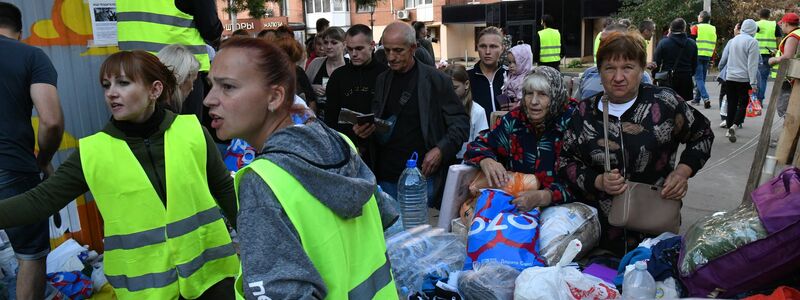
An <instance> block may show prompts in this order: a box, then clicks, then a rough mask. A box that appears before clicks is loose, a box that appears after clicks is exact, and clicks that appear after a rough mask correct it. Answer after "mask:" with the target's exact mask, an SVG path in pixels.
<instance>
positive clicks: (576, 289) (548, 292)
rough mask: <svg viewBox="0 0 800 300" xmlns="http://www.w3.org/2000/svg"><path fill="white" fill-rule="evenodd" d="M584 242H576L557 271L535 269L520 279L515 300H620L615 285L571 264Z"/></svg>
mask: <svg viewBox="0 0 800 300" xmlns="http://www.w3.org/2000/svg"><path fill="white" fill-rule="evenodd" d="M581 249H582V246H581V242H580V241H578V240H572V241H570V243H569V246H567V250H566V251H565V252H564V256H562V257H561V259H560V260H559V262H558V263H556V265H555V266H553V267H533V268H529V269H526V270H525V271H522V274H520V275H519V277H517V281H516V289H515V290H514V299H515V300H539V299H542V300H545V299H546V300H550V299H558V300H573V299H619V298H620V293H619V291H617V289H616V288H614V286H613V285H611V284H609V283H607V282H605V281H603V280H602V279H600V278H597V277H594V276H592V275H588V274H583V273H581V271H579V270H578V268H577V265H575V264H570V262H571V261H572V260H573V259H574V258H575V256H576V255H577V254H578V253H579V252H580V251H581Z"/></svg>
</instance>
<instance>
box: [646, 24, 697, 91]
mask: <svg viewBox="0 0 800 300" xmlns="http://www.w3.org/2000/svg"><path fill="white" fill-rule="evenodd" d="M669 31H670V33H669V35H668V36H667V38H665V39H662V40H661V41H660V42H658V47H656V52H655V54H654V55H653V61H654V62H655V63H656V64H657V65H658V67H657V68H656V71H655V72H666V71H672V83H671V85H669V87H670V88H672V89H673V90H675V92H677V93H678V95H680V96H681V98H683V100H684V101H691V100H692V99H693V98H694V95H693V93H692V91H693V90H694V84H693V83H692V76H693V75H694V72H695V70H696V69H697V44H696V43H695V41H694V40H692V39H690V38H689V36H688V35H687V34H686V21H685V20H684V19H682V18H677V19H675V20H673V21H672V23H670V25H669Z"/></svg>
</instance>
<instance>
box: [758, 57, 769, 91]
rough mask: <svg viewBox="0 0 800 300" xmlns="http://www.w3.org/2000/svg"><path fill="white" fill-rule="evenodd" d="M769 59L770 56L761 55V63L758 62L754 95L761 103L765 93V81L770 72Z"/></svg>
mask: <svg viewBox="0 0 800 300" xmlns="http://www.w3.org/2000/svg"><path fill="white" fill-rule="evenodd" d="M769 58H770V55H768V54H762V55H761V61H760V62H758V93H756V99H758V100H761V102H762V103H763V102H764V95H766V92H767V79H768V78H769V72H770V65H769Z"/></svg>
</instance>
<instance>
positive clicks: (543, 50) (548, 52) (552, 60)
mask: <svg viewBox="0 0 800 300" xmlns="http://www.w3.org/2000/svg"><path fill="white" fill-rule="evenodd" d="M555 23H556V22H555V20H553V16H551V15H543V16H542V27H543V28H544V29H542V30H539V33H538V34H537V37H538V38H539V43H538V44H539V47H534V48H535V49H534V50H533V57H534V58H536V57H538V58H539V59H538V60H537V61H538V62H539V63H538V65H540V66H549V67H553V68H555V69H556V70H560V68H559V65H561V57H563V55H564V51H562V50H563V45H562V44H561V33H560V32H558V29H554V28H552V26H553V25H554V24H555ZM535 44H536V43H534V45H535ZM537 54H538V55H537Z"/></svg>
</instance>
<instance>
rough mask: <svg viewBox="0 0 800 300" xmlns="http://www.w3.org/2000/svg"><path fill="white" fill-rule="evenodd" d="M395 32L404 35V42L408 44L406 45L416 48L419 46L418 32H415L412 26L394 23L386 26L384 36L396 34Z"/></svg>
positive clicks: (398, 22) (399, 22)
mask: <svg viewBox="0 0 800 300" xmlns="http://www.w3.org/2000/svg"><path fill="white" fill-rule="evenodd" d="M395 30H397V31H398V32H399V33H401V34H402V35H403V40H404V41H405V42H406V45H408V46H414V45H416V44H417V32H416V31H414V28H413V27H411V25H408V24H407V23H405V22H401V21H395V22H392V23H391V24H389V25H388V26H386V29H384V30H383V35H386V34H387V33H388V32H395Z"/></svg>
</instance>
